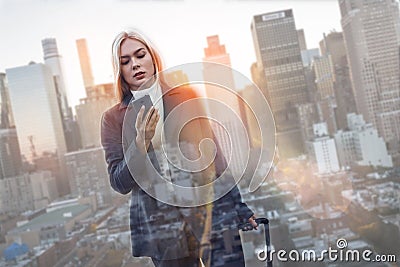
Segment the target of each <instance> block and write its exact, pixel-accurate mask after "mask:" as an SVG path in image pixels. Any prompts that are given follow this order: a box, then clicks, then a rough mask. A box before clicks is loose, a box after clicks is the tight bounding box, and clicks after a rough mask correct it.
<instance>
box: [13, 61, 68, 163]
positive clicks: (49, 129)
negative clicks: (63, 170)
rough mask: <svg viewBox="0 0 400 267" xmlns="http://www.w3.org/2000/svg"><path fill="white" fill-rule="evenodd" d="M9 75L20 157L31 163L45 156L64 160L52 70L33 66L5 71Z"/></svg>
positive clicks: (36, 65)
mask: <svg viewBox="0 0 400 267" xmlns="http://www.w3.org/2000/svg"><path fill="white" fill-rule="evenodd" d="M6 74H7V78H8V87H9V94H10V102H11V107H12V112H13V115H14V122H15V127H16V130H17V133H18V141H19V144H20V148H21V154H22V155H23V156H24V157H25V158H26V159H27V160H29V161H31V160H32V159H33V158H34V157H36V156H41V155H42V154H43V152H52V153H54V152H56V153H57V154H58V157H59V159H61V158H62V157H63V156H64V154H65V152H66V144H65V138H64V132H63V126H62V119H61V114H60V107H59V104H58V101H57V95H56V88H55V84H54V78H53V75H52V72H51V70H50V68H49V67H48V66H46V65H44V64H41V63H39V64H36V63H34V62H31V63H30V64H29V65H27V66H21V67H15V68H10V69H6Z"/></svg>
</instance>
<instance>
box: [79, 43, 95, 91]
mask: <svg viewBox="0 0 400 267" xmlns="http://www.w3.org/2000/svg"><path fill="white" fill-rule="evenodd" d="M76 47H77V49H78V55H79V63H80V65H81V71H82V78H83V84H84V86H85V89H86V95H87V96H90V95H91V90H92V88H93V86H94V78H93V74H92V67H91V65H90V57H89V51H88V48H87V44H86V39H83V38H82V39H78V40H76Z"/></svg>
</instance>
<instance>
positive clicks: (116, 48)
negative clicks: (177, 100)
mask: <svg viewBox="0 0 400 267" xmlns="http://www.w3.org/2000/svg"><path fill="white" fill-rule="evenodd" d="M128 38H129V39H134V40H137V41H139V42H141V43H142V44H143V45H144V46H145V47H146V48H147V50H148V51H149V52H150V55H151V58H152V59H153V64H154V67H155V68H154V69H155V72H156V73H159V72H161V71H162V70H163V66H162V61H161V57H160V54H159V53H158V51H157V50H156V49H155V47H154V45H153V44H152V43H151V42H150V41H149V40H148V39H147V38H146V37H145V36H144V35H143V34H141V33H140V32H139V31H137V30H126V31H122V32H121V33H119V34H118V35H117V36H116V37H115V38H114V41H113V44H112V62H113V69H114V81H115V94H116V96H117V99H118V100H119V101H122V100H123V99H124V97H125V96H126V95H129V94H130V89H129V86H128V85H127V84H126V82H125V81H124V79H123V77H122V75H121V65H120V56H121V44H122V42H123V41H124V40H125V39H128Z"/></svg>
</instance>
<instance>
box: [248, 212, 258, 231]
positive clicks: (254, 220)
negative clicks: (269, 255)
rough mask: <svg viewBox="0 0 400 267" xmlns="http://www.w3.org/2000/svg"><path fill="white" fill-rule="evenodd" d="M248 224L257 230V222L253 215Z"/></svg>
mask: <svg viewBox="0 0 400 267" xmlns="http://www.w3.org/2000/svg"><path fill="white" fill-rule="evenodd" d="M249 223H251V225H252V226H253V227H254V229H256V230H257V226H258V225H257V222H256V216H255V215H253V216H251V217H250V218H249Z"/></svg>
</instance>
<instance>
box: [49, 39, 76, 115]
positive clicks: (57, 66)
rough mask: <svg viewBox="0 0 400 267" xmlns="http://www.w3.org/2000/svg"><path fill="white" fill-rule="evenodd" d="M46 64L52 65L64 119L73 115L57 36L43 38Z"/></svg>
mask: <svg viewBox="0 0 400 267" xmlns="http://www.w3.org/2000/svg"><path fill="white" fill-rule="evenodd" d="M42 48H43V59H44V64H45V65H46V66H48V67H50V70H51V72H52V74H53V76H54V83H55V89H56V92H57V101H58V102H59V106H60V109H61V112H62V114H61V115H62V118H63V120H64V119H66V118H69V117H71V111H70V109H69V106H68V98H67V91H66V85H65V79H64V73H63V66H62V57H61V55H60V54H59V53H58V48H57V41H56V39H55V38H46V39H43V40H42Z"/></svg>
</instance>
